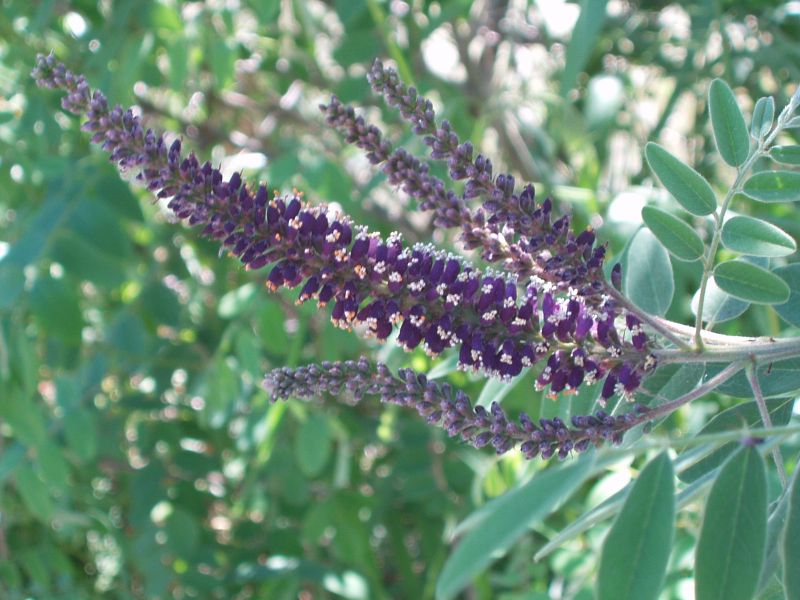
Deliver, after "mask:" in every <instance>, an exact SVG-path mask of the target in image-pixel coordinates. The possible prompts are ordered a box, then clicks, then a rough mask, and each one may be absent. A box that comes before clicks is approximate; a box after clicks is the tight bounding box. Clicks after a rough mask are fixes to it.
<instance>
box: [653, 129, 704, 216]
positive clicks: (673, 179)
mask: <svg viewBox="0 0 800 600" xmlns="http://www.w3.org/2000/svg"><path fill="white" fill-rule="evenodd" d="M644 152H645V158H647V164H649V165H650V168H651V169H652V170H653V172H654V173H655V174H656V176H657V177H658V179H659V180H660V181H661V183H662V185H663V186H664V187H665V188H666V189H667V191H668V192H669V193H670V194H672V195H673V197H674V198H675V200H677V201H678V203H679V204H680V205H681V206H682V207H683V208H685V209H686V210H688V211H689V212H690V213H692V214H693V215H698V216H704V215H710V214H711V213H713V212H714V211H715V210H716V208H717V197H716V196H715V195H714V190H713V189H711V185H710V184H709V183H708V181H706V180H705V178H704V177H703V176H702V175H700V173H698V172H697V171H695V170H694V169H692V168H691V167H690V166H689V165H687V164H685V163H683V162H682V161H681V160H680V159H679V158H677V157H675V156H673V155H672V154H670V153H669V152H668V151H667V150H666V149H664V148H662V147H661V146H659V145H658V144H656V143H654V142H648V144H647V146H645V149H644Z"/></svg>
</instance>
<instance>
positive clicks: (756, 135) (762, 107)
mask: <svg viewBox="0 0 800 600" xmlns="http://www.w3.org/2000/svg"><path fill="white" fill-rule="evenodd" d="M774 117H775V100H774V99H773V98H772V96H764V97H763V98H759V99H758V102H756V105H755V106H754V107H753V119H752V120H751V121H750V135H751V136H752V137H753V139H754V140H756V141H760V140H761V139H762V138H763V137H764V136H765V135H767V132H769V130H770V129H772V119H773V118H774Z"/></svg>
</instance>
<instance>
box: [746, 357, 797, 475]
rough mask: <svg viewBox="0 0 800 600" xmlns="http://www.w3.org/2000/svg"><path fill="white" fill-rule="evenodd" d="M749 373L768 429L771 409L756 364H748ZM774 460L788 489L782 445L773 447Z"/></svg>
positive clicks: (757, 403)
mask: <svg viewBox="0 0 800 600" xmlns="http://www.w3.org/2000/svg"><path fill="white" fill-rule="evenodd" d="M745 373H746V374H747V381H748V382H749V383H750V388H751V389H752V390H753V398H755V401H756V405H757V406H758V412H759V413H760V414H761V422H762V423H763V424H764V427H766V428H767V429H769V428H771V427H772V419H770V418H769V409H768V408H767V403H766V402H765V401H764V394H763V393H762V392H761V384H760V383H759V381H758V374H757V373H756V369H755V364H754V363H751V364H749V365H747V368H746V369H745ZM772 460H774V461H775V466H776V467H777V468H778V478H779V479H780V480H781V486H782V487H783V489H786V486H787V485H788V481H787V480H786V468H785V467H784V462H783V455H782V454H781V447H780V446H775V447H774V448H773V449H772Z"/></svg>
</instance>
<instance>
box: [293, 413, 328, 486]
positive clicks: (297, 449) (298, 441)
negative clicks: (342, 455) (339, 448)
mask: <svg viewBox="0 0 800 600" xmlns="http://www.w3.org/2000/svg"><path fill="white" fill-rule="evenodd" d="M332 445H333V442H332V439H331V429H330V426H329V425H328V419H327V418H326V417H325V416H324V415H321V414H312V415H311V416H310V417H309V418H308V420H306V422H305V423H303V425H302V426H301V427H300V431H298V433H297V437H296V438H295V445H294V454H295V457H296V458H297V464H298V466H299V467H300V470H301V471H302V472H303V474H304V475H305V476H306V477H316V476H317V475H319V474H320V473H321V472H322V470H323V469H324V468H325V465H327V464H328V460H329V459H330V457H331V450H332Z"/></svg>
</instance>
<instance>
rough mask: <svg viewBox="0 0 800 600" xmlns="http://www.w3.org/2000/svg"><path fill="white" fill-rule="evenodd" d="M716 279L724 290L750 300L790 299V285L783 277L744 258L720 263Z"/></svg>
mask: <svg viewBox="0 0 800 600" xmlns="http://www.w3.org/2000/svg"><path fill="white" fill-rule="evenodd" d="M714 279H715V280H716V282H717V285H718V286H719V287H720V288H721V289H722V290H723V291H725V292H727V293H729V294H730V295H731V296H735V297H736V298H740V299H742V300H746V301H748V302H756V303H758V304H780V303H782V302H786V301H787V300H788V299H789V286H788V285H787V284H786V282H785V281H784V280H783V279H781V278H780V277H778V276H777V275H775V274H774V273H770V272H769V271H767V270H766V269H762V268H761V267H757V266H756V265H754V264H751V263H749V262H745V261H742V260H729V261H726V262H723V263H720V264H718V265H717V266H716V268H715V269H714Z"/></svg>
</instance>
